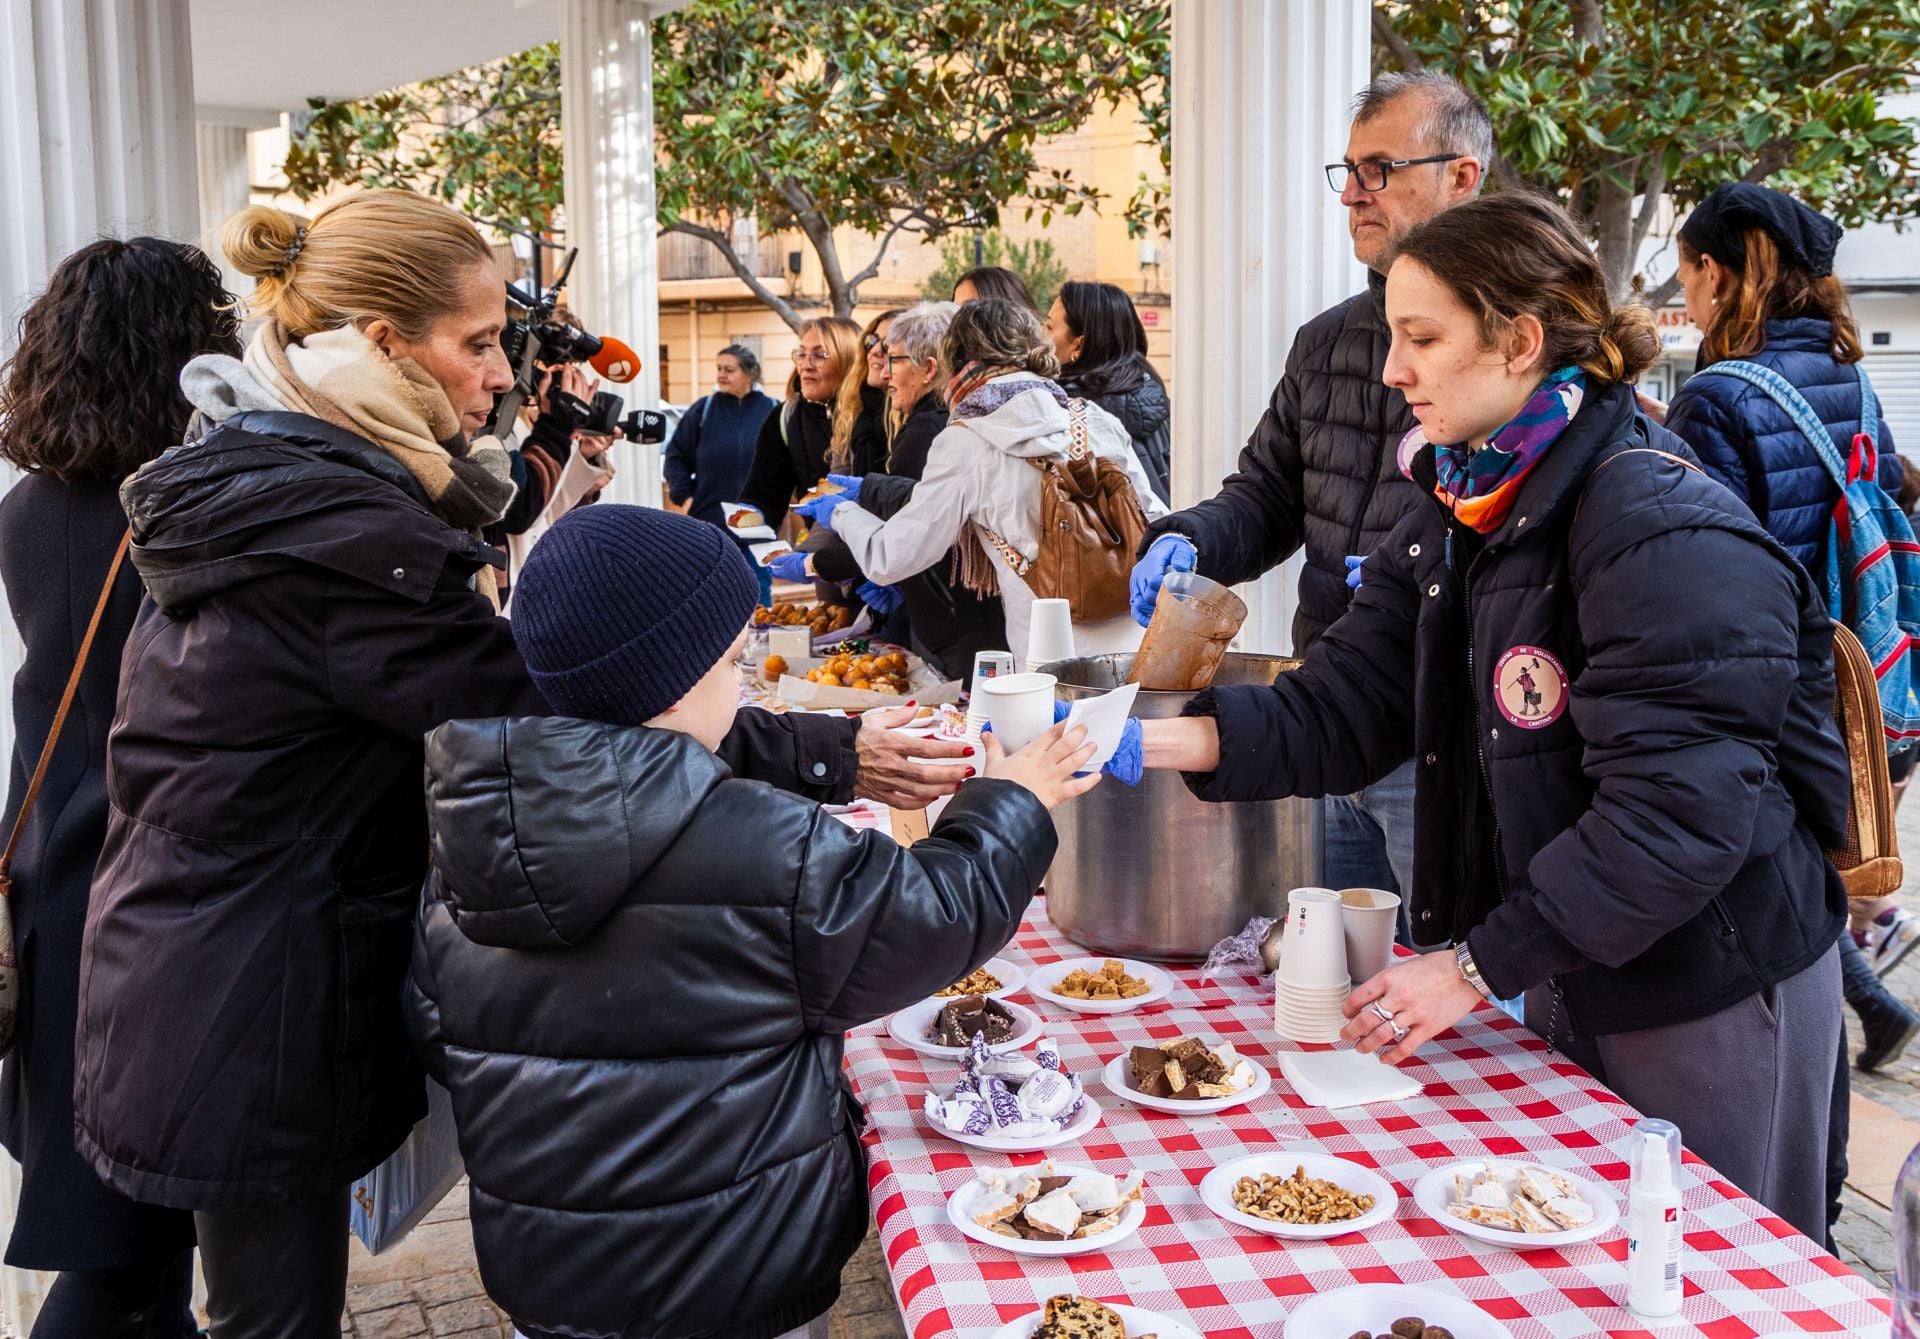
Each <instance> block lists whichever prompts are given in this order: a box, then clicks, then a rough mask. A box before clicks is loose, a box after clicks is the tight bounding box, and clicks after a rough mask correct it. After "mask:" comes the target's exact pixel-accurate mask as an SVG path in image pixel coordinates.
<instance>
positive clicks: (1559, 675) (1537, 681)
mask: <svg viewBox="0 0 1920 1339" xmlns="http://www.w3.org/2000/svg"><path fill="white" fill-rule="evenodd" d="M1493 700H1494V701H1495V702H1496V703H1497V704H1499V707H1500V714H1501V715H1502V716H1505V717H1506V718H1507V720H1508V721H1510V722H1512V723H1513V724H1514V725H1517V726H1519V727H1520V728H1521V729H1522V730H1538V729H1541V728H1542V727H1544V726H1548V725H1552V724H1553V723H1554V722H1555V721H1557V720H1559V719H1560V713H1561V712H1563V711H1565V710H1566V709H1567V671H1566V670H1565V669H1564V668H1562V667H1561V664H1560V662H1559V661H1558V660H1556V659H1554V657H1553V653H1552V652H1551V651H1544V650H1542V649H1541V648H1539V647H1537V646H1516V647H1514V648H1513V649H1512V650H1511V651H1508V652H1507V653H1506V654H1505V655H1503V656H1501V657H1500V662H1499V663H1498V664H1496V665H1495V666H1494V667H1493Z"/></svg>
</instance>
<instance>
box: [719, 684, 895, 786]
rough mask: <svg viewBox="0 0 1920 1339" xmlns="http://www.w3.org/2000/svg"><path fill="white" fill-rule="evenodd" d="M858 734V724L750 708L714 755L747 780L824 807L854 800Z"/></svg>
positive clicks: (830, 717)
mask: <svg viewBox="0 0 1920 1339" xmlns="http://www.w3.org/2000/svg"><path fill="white" fill-rule="evenodd" d="M859 733H860V722H858V721H856V720H841V719H838V718H835V717H832V716H813V715H803V714H798V713H793V712H788V713H786V714H784V715H775V714H774V713H773V712H770V711H761V710H760V709H759V708H757V707H747V708H744V709H743V710H742V711H741V712H740V714H739V715H738V716H735V717H734V718H733V729H732V731H731V732H729V733H728V735H727V737H726V738H725V739H723V740H721V741H720V747H719V748H718V749H716V750H715V752H716V753H717V754H718V755H719V757H720V761H721V762H724V763H725V764H726V765H727V767H728V769H729V770H730V771H731V772H732V773H733V774H734V775H735V776H737V777H739V778H740V779H741V780H743V781H764V782H766V783H767V784H768V785H770V786H773V787H775V788H776V789H779V790H786V791H792V792H793V793H794V794H796V795H804V796H806V797H807V798H808V799H810V800H813V801H816V802H817V803H820V804H845V803H847V802H848V801H849V800H851V799H852V798H853V781H854V773H855V772H856V770H857V768H858V760H857V758H858V755H857V754H856V753H855V751H854V739H855V737H856V736H858V735H859Z"/></svg>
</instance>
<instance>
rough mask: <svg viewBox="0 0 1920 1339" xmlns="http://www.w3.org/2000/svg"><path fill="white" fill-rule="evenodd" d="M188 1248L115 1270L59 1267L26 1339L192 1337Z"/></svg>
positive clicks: (195, 1329) (194, 1326)
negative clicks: (161, 1258) (58, 1273)
mask: <svg viewBox="0 0 1920 1339" xmlns="http://www.w3.org/2000/svg"><path fill="white" fill-rule="evenodd" d="M199 1333H200V1326H199V1324H198V1322H196V1321H195V1320H194V1318H193V1248H192V1247H188V1248H186V1249H185V1250H181V1251H176V1252H174V1253H173V1254H172V1255H170V1256H168V1257H167V1258H166V1259H164V1260H158V1261H153V1262H147V1263H142V1264H137V1265H122V1266H120V1267H119V1268H116V1269H63V1270H61V1271H60V1277H58V1278H56V1279H55V1280H54V1281H53V1287H51V1288H49V1289H48V1290H47V1299H46V1301H45V1302H43V1303H41V1306H40V1314H39V1316H38V1317H37V1318H36V1319H35V1320H34V1322H33V1336H32V1339H193V1336H195V1335H197V1334H199Z"/></svg>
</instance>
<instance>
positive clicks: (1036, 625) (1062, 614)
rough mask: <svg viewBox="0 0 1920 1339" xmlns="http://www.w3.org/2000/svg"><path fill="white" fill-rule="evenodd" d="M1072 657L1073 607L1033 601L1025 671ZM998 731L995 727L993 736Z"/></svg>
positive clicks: (1028, 618) (1050, 601)
mask: <svg viewBox="0 0 1920 1339" xmlns="http://www.w3.org/2000/svg"><path fill="white" fill-rule="evenodd" d="M1073 656H1074V650H1073V606H1072V605H1070V604H1068V603H1067V601H1065V600H1035V601H1034V602H1033V611H1032V612H1031V613H1030V614H1029V615H1028V616H1027V663H1026V666H1025V668H1027V669H1038V668H1039V667H1040V666H1042V665H1051V664H1053V663H1054V661H1056V660H1072V659H1073ZM999 729H1000V727H999V726H995V727H994V731H995V733H998V731H999Z"/></svg>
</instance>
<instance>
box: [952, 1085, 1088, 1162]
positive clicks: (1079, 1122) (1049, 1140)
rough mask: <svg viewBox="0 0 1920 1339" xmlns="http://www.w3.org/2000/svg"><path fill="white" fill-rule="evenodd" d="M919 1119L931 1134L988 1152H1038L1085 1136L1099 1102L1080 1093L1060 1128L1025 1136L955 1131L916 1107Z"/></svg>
mask: <svg viewBox="0 0 1920 1339" xmlns="http://www.w3.org/2000/svg"><path fill="white" fill-rule="evenodd" d="M920 1119H921V1120H923V1121H926V1124H927V1128H928V1129H930V1130H932V1131H933V1132H934V1133H935V1134H939V1135H945V1136H946V1137H947V1138H948V1139H951V1140H953V1142H954V1143H956V1144H965V1145H967V1147H969V1148H984V1149H986V1150H988V1151H989V1152H992V1153H1039V1152H1041V1151H1042V1150H1044V1149H1049V1148H1058V1147H1060V1145H1062V1144H1071V1143H1073V1142H1074V1141H1076V1140H1078V1139H1082V1138H1084V1137H1085V1136H1086V1134H1087V1132H1088V1131H1090V1130H1091V1129H1093V1127H1094V1126H1096V1125H1098V1124H1099V1123H1100V1104H1099V1103H1098V1102H1096V1101H1094V1100H1093V1094H1091V1093H1084V1094H1082V1100H1081V1103H1080V1110H1079V1112H1078V1113H1076V1114H1075V1116H1074V1118H1073V1120H1072V1121H1070V1122H1068V1124H1067V1127H1066V1128H1065V1129H1063V1130H1054V1131H1053V1132H1052V1133H1050V1134H1033V1135H1027V1136H1025V1137H1009V1136H1007V1135H1003V1134H955V1133H954V1132H953V1131H952V1130H949V1129H947V1128H946V1127H945V1126H944V1125H939V1124H936V1123H935V1122H933V1121H931V1120H927V1109H926V1108H925V1107H922V1108H920Z"/></svg>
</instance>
